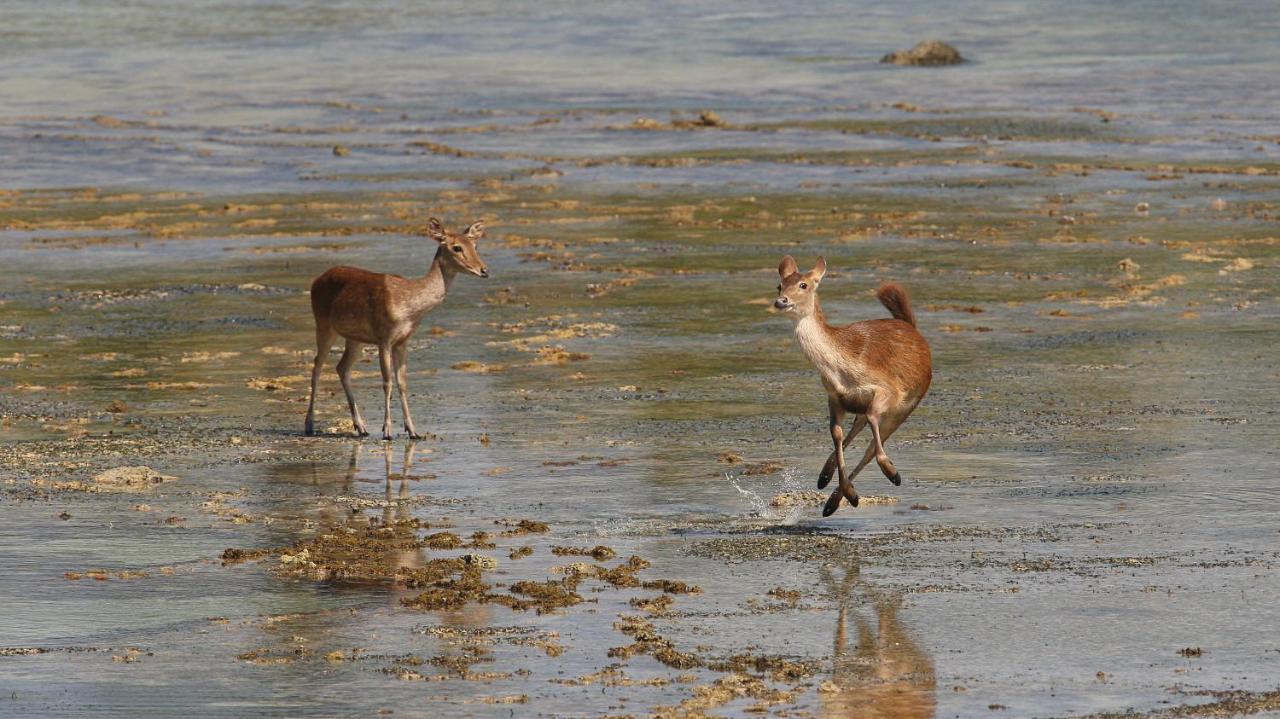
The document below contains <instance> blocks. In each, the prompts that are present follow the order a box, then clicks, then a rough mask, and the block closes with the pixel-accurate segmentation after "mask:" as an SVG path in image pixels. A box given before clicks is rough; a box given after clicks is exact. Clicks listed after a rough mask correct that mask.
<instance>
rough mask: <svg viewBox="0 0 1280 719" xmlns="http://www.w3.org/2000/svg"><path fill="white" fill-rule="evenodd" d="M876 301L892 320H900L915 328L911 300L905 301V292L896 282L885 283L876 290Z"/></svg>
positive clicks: (914, 315)
mask: <svg viewBox="0 0 1280 719" xmlns="http://www.w3.org/2000/svg"><path fill="white" fill-rule="evenodd" d="M876 299H878V300H880V304H882V305H884V308H885V309H886V310H889V314H891V315H893V317H894V319H899V320H902V321H903V322H906V323H907V324H909V325H911V326H912V327H915V326H916V313H914V312H912V311H911V300H909V299H907V291H906V290H904V289H902V286H901V285H899V284H898V283H896V282H886V283H884V284H883V285H880V289H878V290H876Z"/></svg>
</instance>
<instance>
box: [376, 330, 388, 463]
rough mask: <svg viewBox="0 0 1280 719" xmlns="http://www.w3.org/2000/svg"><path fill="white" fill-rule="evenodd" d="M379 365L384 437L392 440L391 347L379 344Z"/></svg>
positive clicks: (386, 439)
mask: <svg viewBox="0 0 1280 719" xmlns="http://www.w3.org/2000/svg"><path fill="white" fill-rule="evenodd" d="M378 366H379V367H381V368H382V411H383V414H382V439H383V441H387V442H389V441H391V347H390V346H389V345H378Z"/></svg>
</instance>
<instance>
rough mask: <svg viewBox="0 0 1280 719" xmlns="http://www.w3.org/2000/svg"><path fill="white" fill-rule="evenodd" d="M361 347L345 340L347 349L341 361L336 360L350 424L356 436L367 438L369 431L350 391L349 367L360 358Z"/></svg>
mask: <svg viewBox="0 0 1280 719" xmlns="http://www.w3.org/2000/svg"><path fill="white" fill-rule="evenodd" d="M363 346H364V345H362V344H361V343H359V342H356V341H355V340H351V339H349V340H347V348H346V349H345V350H344V351H343V352H342V359H340V360H338V379H339V380H341V381H342V391H343V392H345V393H346V394H347V409H350V410H351V424H352V425H354V426H355V428H356V434H358V435H360V436H361V437H368V436H369V429H368V428H367V427H365V424H364V417H361V416H360V407H359V406H357V405H356V395H355V393H354V392H352V391H351V365H353V364H355V363H356V360H357V359H359V358H360V349H361V348H362V347H363Z"/></svg>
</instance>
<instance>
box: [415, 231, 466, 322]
mask: <svg viewBox="0 0 1280 719" xmlns="http://www.w3.org/2000/svg"><path fill="white" fill-rule="evenodd" d="M457 274H458V271H457V270H456V269H454V268H453V267H451V266H450V265H449V264H448V263H447V262H445V259H444V248H443V247H441V248H440V249H438V250H436V256H435V259H434V260H432V261H431V266H430V267H428V268H427V274H426V275H425V276H423V277H419V278H417V279H415V280H414V281H413V296H412V297H411V298H410V301H409V304H410V314H411V315H413V316H415V317H420V316H422V315H423V314H425V313H426V312H427V311H429V310H431V309H432V308H433V307H435V306H436V305H438V304H440V303H441V302H444V298H445V295H447V294H449V287H450V286H451V285H452V284H453V278H454V277H455V276H457Z"/></svg>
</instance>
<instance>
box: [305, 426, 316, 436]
mask: <svg viewBox="0 0 1280 719" xmlns="http://www.w3.org/2000/svg"><path fill="white" fill-rule="evenodd" d="M302 433H303V434H304V435H306V436H308V437H314V436H316V431H315V430H314V429H311V428H310V427H308V428H307V429H304V430H302Z"/></svg>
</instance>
